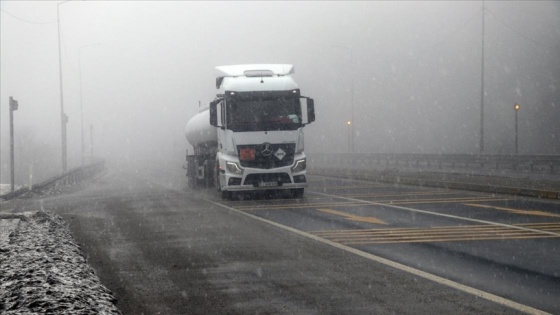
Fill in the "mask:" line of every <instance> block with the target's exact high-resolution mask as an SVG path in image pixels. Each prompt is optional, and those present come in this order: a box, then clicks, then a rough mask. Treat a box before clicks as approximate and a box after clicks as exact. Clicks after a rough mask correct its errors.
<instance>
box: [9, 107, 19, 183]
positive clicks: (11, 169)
mask: <svg viewBox="0 0 560 315" xmlns="http://www.w3.org/2000/svg"><path fill="white" fill-rule="evenodd" d="M17 109H18V101H16V100H14V98H13V97H11V96H10V172H11V183H12V192H14V191H15V171H14V169H15V166H14V111H15V110H17Z"/></svg>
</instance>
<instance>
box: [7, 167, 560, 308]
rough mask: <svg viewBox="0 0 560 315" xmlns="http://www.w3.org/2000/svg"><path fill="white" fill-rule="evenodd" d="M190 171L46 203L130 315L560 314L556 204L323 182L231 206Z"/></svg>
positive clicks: (161, 173)
mask: <svg viewBox="0 0 560 315" xmlns="http://www.w3.org/2000/svg"><path fill="white" fill-rule="evenodd" d="M183 176H184V175H183V174H182V173H181V172H180V171H177V169H174V168H172V167H170V168H166V169H161V168H160V169H151V170H146V169H142V170H139V169H136V170H134V169H132V170H124V169H118V168H112V169H110V171H109V172H108V173H107V174H105V175H104V176H101V177H98V178H96V179H95V180H93V181H92V182H91V185H90V186H88V187H86V188H84V189H82V190H80V191H78V192H74V193H71V194H68V195H60V196H54V197H47V198H44V199H42V200H41V201H40V202H41V203H42V205H43V206H44V207H45V208H47V209H49V210H52V211H55V212H57V213H59V214H60V215H62V216H63V217H64V218H65V219H66V220H67V221H68V223H69V224H70V228H71V230H72V231H73V233H74V235H75V238H76V239H77V241H78V242H79V243H80V244H81V245H82V250H83V251H84V253H85V255H86V257H87V258H88V263H89V264H90V265H91V266H93V267H94V269H96V271H97V274H98V275H99V277H100V278H101V280H102V282H103V283H104V284H105V285H106V286H107V287H108V288H109V289H110V290H112V291H113V292H114V293H115V296H116V298H117V299H118V300H119V303H118V305H117V306H118V307H119V309H121V310H122V311H123V313H125V314H141V313H144V314H156V313H161V314H193V313H197V314H200V313H205V314H207V313H240V314H241V313H242V314H245V313H299V314H313V313H332V314H335V313H336V314H358V313H368V314H371V313H399V314H413V313H414V314H419V313H457V312H460V313H471V314H475V313H476V314H480V313H485V314H489V313H512V314H514V313H518V312H519V310H522V311H523V310H524V311H527V312H534V311H536V310H535V309H533V308H536V309H541V310H545V311H548V312H552V313H558V312H560V308H559V306H558V302H557V300H558V297H559V296H560V295H559V291H558V287H559V285H558V284H559V283H560V282H559V280H558V269H559V268H558V267H557V266H559V265H560V263H559V261H558V260H559V257H560V255H558V250H559V249H558V247H559V246H558V245H560V240H559V239H558V233H559V232H558V227H557V226H558V225H560V223H558V222H560V218H559V216H560V211H559V208H560V206H559V204H558V202H554V201H543V200H538V199H531V198H529V199H527V198H513V197H511V196H497V195H487V194H480V193H473V192H460V191H450V190H442V189H429V188H420V187H411V186H408V187H407V186H396V185H387V184H377V183H371V182H364V181H352V180H342V179H333V178H326V177H318V176H314V177H311V180H312V181H311V182H310V188H309V189H308V190H307V191H306V195H305V197H304V198H303V199H282V198H278V199H276V198H270V197H269V198H266V197H255V198H247V199H245V200H229V201H223V200H221V199H219V198H218V197H217V194H215V193H214V192H213V191H212V190H211V189H208V190H199V191H189V190H188V189H187V188H186V182H185V179H184V177H183ZM38 203H39V201H33V200H27V201H19V202H18V204H17V206H16V207H15V208H17V209H18V211H25V210H28V211H29V210H31V208H36V207H38ZM383 259H388V260H390V262H387V261H384V260H383ZM401 266H403V267H402V268H401ZM407 266H408V267H407ZM409 267H412V268H414V269H412V270H407V269H406V268H409ZM403 269H404V270H403ZM445 281H448V282H445ZM442 282H443V284H442ZM476 290H481V291H476ZM469 292H470V293H469ZM502 298H505V299H502ZM516 303H519V304H516ZM527 306H528V307H527ZM516 308H517V309H516Z"/></svg>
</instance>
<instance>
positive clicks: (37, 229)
mask: <svg viewBox="0 0 560 315" xmlns="http://www.w3.org/2000/svg"><path fill="white" fill-rule="evenodd" d="M0 222H2V223H1V225H0V228H1V229H2V231H4V232H3V233H0V313H1V314H6V315H8V314H31V313H41V314H120V311H119V310H118V309H117V308H116V306H115V303H116V299H115V298H114V296H113V295H112V293H111V292H110V291H109V290H108V289H107V288H106V287H105V286H103V285H102V284H101V282H100V280H99V278H98V277H97V276H96V275H95V273H94V270H93V269H92V268H91V267H90V266H88V265H87V263H86V260H85V258H84V257H83V256H82V254H81V252H80V247H79V245H78V244H77V243H76V242H75V241H74V240H73V238H72V235H71V233H70V230H69V229H68V227H67V225H66V223H65V222H64V221H63V220H62V218H61V217H60V216H58V215H56V214H53V213H49V212H43V211H37V212H26V213H17V214H14V213H0Z"/></svg>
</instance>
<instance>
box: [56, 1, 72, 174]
mask: <svg viewBox="0 0 560 315" xmlns="http://www.w3.org/2000/svg"><path fill="white" fill-rule="evenodd" d="M68 1H70V0H67V1H63V2H59V3H57V4H56V23H57V25H58V74H59V81H60V129H61V142H62V172H64V173H66V170H67V169H68V167H67V156H66V153H67V150H66V124H67V123H68V116H66V114H65V113H64V91H63V89H62V50H61V44H60V5H61V4H63V3H66V2H68Z"/></svg>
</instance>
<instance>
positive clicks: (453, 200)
mask: <svg viewBox="0 0 560 315" xmlns="http://www.w3.org/2000/svg"><path fill="white" fill-rule="evenodd" d="M506 200H511V198H493V197H481V198H449V199H418V200H390V201H380V200H378V201H377V202H378V203H383V204H391V205H412V204H425V203H465V202H476V201H506Z"/></svg>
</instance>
